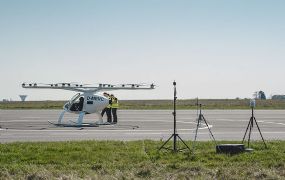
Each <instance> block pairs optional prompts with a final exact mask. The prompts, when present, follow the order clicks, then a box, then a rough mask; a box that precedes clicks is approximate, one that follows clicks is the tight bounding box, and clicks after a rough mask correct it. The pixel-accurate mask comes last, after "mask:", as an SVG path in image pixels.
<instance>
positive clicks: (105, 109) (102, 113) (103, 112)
mask: <svg viewBox="0 0 285 180" xmlns="http://www.w3.org/2000/svg"><path fill="white" fill-rule="evenodd" d="M106 111H107V108H104V109H103V110H102V112H101V116H102V117H103V116H104V114H105V112H106Z"/></svg>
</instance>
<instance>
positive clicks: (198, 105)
mask: <svg viewBox="0 0 285 180" xmlns="http://www.w3.org/2000/svg"><path fill="white" fill-rule="evenodd" d="M196 105H197V107H199V115H198V119H197V126H196V131H195V139H194V142H193V152H194V149H195V144H196V140H197V134H198V129H199V126H200V124H201V123H202V121H204V123H205V124H206V126H207V128H208V130H209V132H210V134H211V136H212V138H213V141H214V142H215V145H217V143H216V139H215V137H214V135H213V133H212V131H211V129H210V127H209V125H208V123H207V121H206V119H205V117H204V115H203V114H202V104H199V103H198V100H197V104H196ZM197 109H198V108H197Z"/></svg>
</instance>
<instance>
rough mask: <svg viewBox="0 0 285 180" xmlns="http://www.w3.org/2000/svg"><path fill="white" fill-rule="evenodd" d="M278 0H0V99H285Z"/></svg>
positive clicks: (283, 25)
mask: <svg viewBox="0 0 285 180" xmlns="http://www.w3.org/2000/svg"><path fill="white" fill-rule="evenodd" d="M284 7H285V1H281V0H272V1H269V0H267V1H265V0H250V1H248V0H239V1H233V0H215V1H214V0H196V1H191V0H187V1H186V0H185V1H183V0H178V1H173V0H171V1H170V0H163V1H162V0H161V1H159V0H120V1H119V0H101V1H98V0H92V1H87V0H85V1H79V0H77V1H72V0H61V1H55V0H54V1H52V0H49V1H44V0H41V1H38V0H34V1H30V0H27V1H20V0H18V1H16V0H11V1H6V0H0V63H1V71H0V83H1V93H0V99H3V98H12V99H15V100H17V99H19V98H18V94H28V95H29V98H28V99H30V100H43V99H44V100H45V99H50V100H52V99H62V100H65V99H69V98H70V97H71V96H72V95H73V94H74V93H73V92H66V91H60V90H26V89H22V88H21V86H20V84H21V83H22V82H30V81H31V82H43V83H56V82H83V83H98V82H103V83H114V84H117V83H118V84H120V83H136V82H137V83H141V82H147V83H151V82H154V83H155V84H157V85H158V88H157V89H156V90H154V91H151V92H149V91H137V92H130V91H127V92H125V91H118V92H114V93H115V94H117V95H118V97H119V98H120V99H170V98H172V94H173V92H172V81H173V80H176V81H177V90H178V98H195V97H197V96H198V97H200V98H235V97H242V98H244V97H251V96H252V94H253V92H254V91H257V90H263V91H265V93H266V95H267V96H269V95H270V94H285V84H284V82H283V81H284V76H285V71H284V67H285V51H284V50H285V33H284V32H285V21H284V19H285V12H284Z"/></svg>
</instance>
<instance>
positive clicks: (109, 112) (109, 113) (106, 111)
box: [101, 92, 112, 123]
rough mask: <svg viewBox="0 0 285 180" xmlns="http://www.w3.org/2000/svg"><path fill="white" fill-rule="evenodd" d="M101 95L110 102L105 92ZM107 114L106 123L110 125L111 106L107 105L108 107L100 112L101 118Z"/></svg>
mask: <svg viewBox="0 0 285 180" xmlns="http://www.w3.org/2000/svg"><path fill="white" fill-rule="evenodd" d="M103 95H104V96H105V97H107V98H109V100H111V98H110V95H109V94H108V93H106V92H104V93H103ZM105 113H106V114H107V122H109V123H111V122H112V114H111V104H109V105H108V106H106V107H105V108H104V109H103V110H102V112H101V116H102V117H103V116H104V114H105Z"/></svg>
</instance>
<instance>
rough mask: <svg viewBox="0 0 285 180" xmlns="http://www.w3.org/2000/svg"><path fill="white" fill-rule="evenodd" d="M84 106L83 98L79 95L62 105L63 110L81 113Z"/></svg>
mask: <svg viewBox="0 0 285 180" xmlns="http://www.w3.org/2000/svg"><path fill="white" fill-rule="evenodd" d="M83 105H84V96H83V95H82V94H80V93H77V94H76V95H74V96H73V97H72V98H71V99H70V101H69V102H68V103H66V104H65V105H64V109H66V110H68V111H82V109H83Z"/></svg>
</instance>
